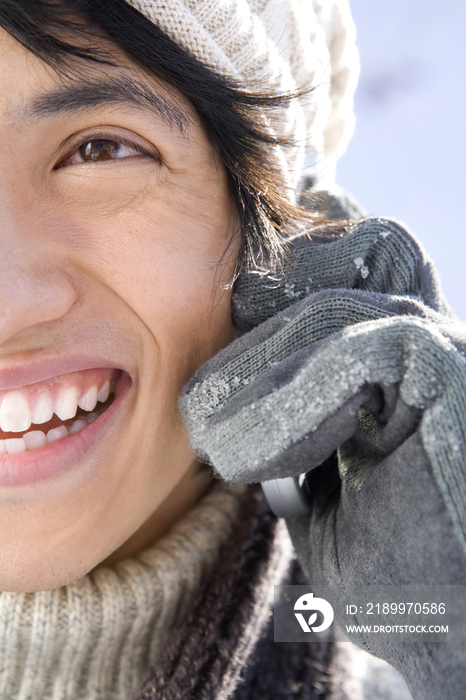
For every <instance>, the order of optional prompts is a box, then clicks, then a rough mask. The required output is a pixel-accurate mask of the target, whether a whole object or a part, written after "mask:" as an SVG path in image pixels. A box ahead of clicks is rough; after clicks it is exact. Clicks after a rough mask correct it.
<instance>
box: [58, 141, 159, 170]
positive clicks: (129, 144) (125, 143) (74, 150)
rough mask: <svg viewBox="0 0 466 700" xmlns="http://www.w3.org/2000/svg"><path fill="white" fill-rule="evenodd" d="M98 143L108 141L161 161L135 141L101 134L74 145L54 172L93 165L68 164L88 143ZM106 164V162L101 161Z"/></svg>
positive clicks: (86, 162) (83, 163) (82, 162)
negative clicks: (73, 166)
mask: <svg viewBox="0 0 466 700" xmlns="http://www.w3.org/2000/svg"><path fill="white" fill-rule="evenodd" d="M96 141H108V142H110V143H116V144H119V145H120V146H126V147H127V148H131V149H133V150H134V151H137V152H138V153H139V154H140V155H142V156H145V157H146V158H152V160H160V159H159V158H158V157H157V156H156V155H155V154H154V153H151V152H150V151H149V150H148V149H145V148H143V147H142V146H140V145H139V144H138V143H135V142H134V141H131V140H130V139H126V138H124V137H122V136H116V135H115V134H108V133H101V134H92V135H91V136H90V137H88V138H86V139H83V140H82V141H80V142H79V143H78V144H76V145H74V146H73V147H72V149H71V151H70V152H69V153H68V154H67V155H66V156H65V157H64V158H62V160H60V162H59V163H57V165H56V166H55V168H54V170H58V169H59V168H64V167H70V166H71V165H93V164H94V163H95V162H97V161H94V163H93V162H92V161H81V163H70V164H69V165H67V162H68V161H69V160H70V158H72V157H73V156H74V155H76V154H77V153H78V151H79V150H80V149H81V148H82V147H83V146H85V145H86V144H88V143H94V142H96ZM127 157H134V156H127ZM124 159H125V158H113V159H109V160H124ZM101 162H105V161H101Z"/></svg>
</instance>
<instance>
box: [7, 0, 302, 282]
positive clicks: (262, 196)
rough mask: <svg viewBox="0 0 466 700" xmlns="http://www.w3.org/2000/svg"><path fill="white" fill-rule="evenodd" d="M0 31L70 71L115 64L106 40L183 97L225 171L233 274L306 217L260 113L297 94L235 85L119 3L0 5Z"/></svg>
mask: <svg viewBox="0 0 466 700" xmlns="http://www.w3.org/2000/svg"><path fill="white" fill-rule="evenodd" d="M0 27H2V28H3V29H4V30H5V31H7V32H8V33H9V34H10V35H11V36H12V37H13V38H14V39H16V40H17V41H18V42H19V43H20V44H22V45H23V46H24V47H25V48H26V49H27V50H28V51H30V52H32V53H33V54H34V55H36V56H37V57H39V58H40V59H42V60H43V61H45V62H46V63H48V64H49V65H51V66H52V67H53V68H55V69H57V70H63V68H65V69H66V70H71V71H73V70H74V69H75V67H76V65H77V62H76V59H80V60H83V61H91V62H95V63H104V64H105V63H107V64H112V65H114V64H115V57H114V56H112V55H111V52H110V51H108V50H107V51H106V50H105V43H104V44H102V38H104V39H109V40H110V42H111V43H112V44H113V45H115V46H117V47H118V48H119V49H120V50H122V51H123V52H124V53H125V54H126V55H127V56H128V57H129V58H130V59H131V60H132V61H133V62H134V63H136V64H138V65H139V66H140V67H141V68H142V69H143V70H144V71H145V72H147V73H148V74H151V75H152V76H155V77H156V78H158V79H162V80H163V81H165V82H167V83H168V84H171V85H173V86H174V87H175V88H177V89H178V90H180V91H181V92H182V93H184V94H185V95H186V96H187V97H188V98H189V99H190V100H191V102H192V104H193V105H194V107H195V109H196V111H197V113H198V115H199V117H200V118H201V120H202V122H203V125H204V128H205V129H206V131H207V133H208V136H209V138H210V140H211V142H212V144H213V146H214V148H215V149H216V150H217V152H218V154H219V156H220V158H221V160H222V161H223V163H224V164H225V166H226V169H227V172H228V177H229V182H230V186H231V190H232V193H233V197H234V200H235V204H236V208H237V211H238V215H239V219H240V224H241V231H240V233H241V237H242V246H241V251H240V254H239V257H238V260H237V267H236V271H237V272H238V271H239V270H240V269H241V268H242V266H243V265H244V264H248V265H250V266H260V267H269V268H270V267H272V268H273V266H274V264H275V262H276V260H277V258H278V254H279V252H280V251H281V249H282V247H283V241H284V233H285V232H286V231H287V230H288V229H289V227H290V225H291V224H292V222H296V221H297V220H299V219H302V218H303V217H304V218H306V213H305V210H304V209H302V208H300V207H299V206H298V205H296V204H294V203H293V202H292V201H291V198H290V197H289V195H287V194H286V192H287V189H286V187H285V186H284V183H283V178H282V177H281V176H280V173H279V172H278V171H277V168H274V167H273V165H272V164H271V160H272V159H271V158H270V148H271V147H272V148H273V147H275V146H277V145H281V146H282V147H284V148H286V147H290V146H291V145H292V144H291V143H289V142H287V141H285V140H284V139H279V138H278V137H276V136H273V135H272V134H271V133H270V131H269V130H267V129H266V127H265V125H264V121H263V114H264V110H265V111H268V112H270V116H271V119H272V120H273V118H274V115H276V114H277V112H276V108H277V107H280V106H283V105H284V104H286V103H287V102H288V101H289V100H292V99H299V98H300V96H301V95H298V94H294V95H286V94H281V95H275V94H270V93H268V92H267V91H266V90H262V91H261V90H258V91H257V92H256V90H254V91H251V90H247V89H245V87H244V86H240V85H239V84H235V83H234V81H233V80H230V79H227V78H226V77H224V76H222V75H220V74H219V73H217V72H216V71H214V70H213V69H212V68H210V67H209V66H206V65H205V64H204V63H202V62H201V61H199V60H198V59H197V58H196V57H194V56H193V55H191V54H190V53H189V52H187V51H186V50H185V49H183V48H182V47H181V46H179V45H178V44H176V43H175V42H174V41H172V40H171V39H170V38H169V37H168V36H167V35H166V34H164V32H162V31H161V30H160V29H159V28H158V27H157V26H156V25H155V24H153V23H152V22H150V21H149V20H148V19H147V18H146V17H144V16H143V15H142V14H141V13H140V12H139V11H138V10H136V9H135V8H134V7H132V6H131V5H129V4H128V3H127V2H125V0H0ZM307 217H308V220H309V218H311V219H312V214H307ZM237 233H238V232H237Z"/></svg>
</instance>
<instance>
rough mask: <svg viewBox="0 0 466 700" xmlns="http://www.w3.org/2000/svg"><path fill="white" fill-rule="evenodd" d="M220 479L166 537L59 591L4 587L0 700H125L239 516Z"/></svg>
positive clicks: (236, 497)
mask: <svg viewBox="0 0 466 700" xmlns="http://www.w3.org/2000/svg"><path fill="white" fill-rule="evenodd" d="M241 493H242V491H241V489H240V490H238V489H236V488H235V489H234V490H233V489H232V488H226V487H224V486H222V485H220V484H218V485H216V486H215V487H214V488H213V489H212V490H211V491H210V492H209V493H208V494H207V495H206V496H204V498H203V499H202V500H201V501H200V503H199V504H198V505H197V506H196V507H195V508H193V509H192V510H191V511H190V512H189V513H188V514H187V515H186V516H185V517H184V518H182V520H180V521H179V522H178V523H177V524H176V525H175V526H174V527H173V528H172V530H171V531H170V533H169V534H168V535H166V536H165V537H164V538H163V539H161V540H159V542H157V544H156V545H155V546H154V547H152V548H150V549H148V550H146V551H144V552H143V553H142V554H140V555H139V556H138V557H137V558H135V559H132V560H127V561H123V562H121V563H119V564H117V565H116V566H115V567H114V569H104V568H102V569H98V570H96V571H94V572H91V573H90V574H89V575H87V576H85V577H84V578H82V579H80V580H79V581H76V582H75V583H72V584H70V585H68V586H64V587H62V588H58V589H54V590H51V591H43V592H38V593H5V592H4V593H0V639H1V640H2V642H1V644H0V698H2V700H6V699H7V698H8V700H9V699H10V698H11V699H12V700H13V698H14V700H110V699H111V700H130V698H131V697H132V696H133V695H134V694H135V692H136V691H137V689H138V687H139V685H140V684H141V681H142V680H143V679H144V676H145V675H146V673H147V672H148V670H149V668H150V667H151V665H153V663H154V661H155V660H156V658H157V655H158V653H159V651H160V650H161V648H162V647H163V645H164V642H165V641H166V639H167V636H168V635H169V633H170V631H171V630H172V629H173V628H174V626H176V624H177V622H178V621H180V620H181V619H182V618H183V615H185V614H186V611H187V610H188V608H189V606H190V603H191V601H192V599H193V597H194V595H195V594H196V592H197V590H198V588H199V586H200V583H201V582H202V580H203V579H204V577H205V575H206V573H207V572H208V571H209V570H210V569H211V568H212V566H213V564H214V563H215V561H216V560H217V557H218V553H219V549H220V547H221V546H222V545H223V544H225V542H226V541H227V540H228V537H229V534H230V533H231V531H232V529H233V527H234V524H235V522H236V520H237V517H238V511H239V506H240V502H241Z"/></svg>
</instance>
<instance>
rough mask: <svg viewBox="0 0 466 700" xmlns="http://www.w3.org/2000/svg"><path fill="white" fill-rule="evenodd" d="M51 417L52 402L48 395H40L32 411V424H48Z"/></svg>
mask: <svg viewBox="0 0 466 700" xmlns="http://www.w3.org/2000/svg"><path fill="white" fill-rule="evenodd" d="M52 416H53V401H52V399H51V398H50V396H49V395H48V394H45V393H43V394H41V395H40V396H39V398H38V399H37V401H36V405H35V406H34V408H33V409H32V422H33V423H35V424H36V425H41V424H42V423H48V421H49V420H50V419H51V417H52Z"/></svg>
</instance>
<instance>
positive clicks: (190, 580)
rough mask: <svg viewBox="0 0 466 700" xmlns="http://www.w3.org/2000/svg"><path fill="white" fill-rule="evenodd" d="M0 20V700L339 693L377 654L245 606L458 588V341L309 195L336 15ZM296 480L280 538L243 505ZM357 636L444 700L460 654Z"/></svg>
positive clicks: (259, 513) (462, 536) (242, 699)
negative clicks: (295, 587)
mask: <svg viewBox="0 0 466 700" xmlns="http://www.w3.org/2000/svg"><path fill="white" fill-rule="evenodd" d="M0 27H1V30H0V75H1V87H0V163H1V167H0V206H1V213H2V218H1V226H0V232H1V233H0V246H1V255H0V297H1V306H0V529H1V532H2V537H1V539H0V591H1V592H0V640H1V641H0V700H3V699H4V700H7V699H10V698H15V700H129V698H132V697H134V698H137V700H151V699H153V700H155V699H156V698H162V697H163V698H173V699H176V700H194V698H203V699H204V700H226V699H227V698H228V699H229V700H259V699H260V698H267V700H278V698H292V697H296V694H297V693H298V694H299V696H300V698H302V700H316V699H317V698H318V697H319V698H322V697H325V698H328V700H331V699H332V698H335V700H336V698H342V697H346V695H345V692H346V690H348V688H349V687H350V686H348V685H347V682H348V681H350V683H352V684H353V686H351V687H353V688H354V683H355V682H357V683H358V684H359V686H360V692H361V694H362V693H363V692H364V690H363V686H364V682H365V681H364V677H363V676H365V677H366V680H367V679H369V680H368V682H369V683H373V682H374V675H379V676H380V673H381V670H380V669H381V668H382V666H381V665H380V664H383V662H377V664H379V665H378V666H377V672H376V673H375V671H374V673H372V671H371V669H372V665H371V663H372V662H371V661H370V657H369V656H368V655H367V654H366V653H365V652H362V651H359V657H355V658H357V659H358V658H359V660H358V661H355V662H354V663H353V662H352V661H351V658H353V657H354V654H357V653H358V652H356V651H353V652H351V653H350V656H349V658H350V661H348V660H347V661H346V662H344V660H343V658H342V657H341V644H340V642H339V641H338V635H337V636H336V637H335V634H334V632H332V631H330V632H329V633H328V635H326V636H325V637H323V638H322V639H321V641H320V642H319V643H318V644H316V645H309V644H307V643H306V642H290V643H288V644H275V643H274V632H273V625H272V621H271V609H272V603H273V587H274V585H275V584H277V585H278V584H283V583H290V584H297V583H300V584H304V583H306V580H309V581H311V582H312V583H317V584H319V583H322V582H325V583H328V582H329V581H330V582H332V583H334V584H335V583H336V585H337V587H338V589H339V590H343V591H344V590H347V589H348V590H350V589H354V590H358V586H363V585H367V584H373V585H377V584H383V585H385V584H387V583H391V584H400V583H402V582H405V583H406V582H408V583H419V581H422V582H424V583H432V584H442V585H443V584H444V585H451V584H454V585H456V586H462V585H464V584H465V583H466V553H465V545H466V521H465V518H464V515H463V514H464V512H465V510H464V493H466V486H465V484H466V474H464V463H465V462H466V458H464V457H465V455H466V448H465V441H464V439H463V437H462V435H463V434H464V433H466V427H465V426H464V425H463V423H462V421H463V415H466V399H465V397H466V388H465V387H466V365H465V362H466V361H465V359H464V354H465V347H466V345H465V343H464V340H463V335H462V333H463V331H462V329H461V328H460V327H459V326H457V325H455V324H456V323H457V322H456V321H455V319H454V318H453V317H452V314H451V312H450V311H449V309H448V306H447V305H446V303H445V302H444V300H443V297H442V295H441V292H440V289H439V287H438V282H437V279H436V276H435V272H434V270H433V268H432V265H431V263H430V262H429V261H428V260H427V258H426V257H425V254H424V252H423V251H422V249H421V248H420V246H419V245H418V244H417V242H416V241H415V240H414V239H413V238H412V237H411V236H410V234H409V233H408V232H407V231H406V230H405V229H404V228H403V227H401V226H400V225H398V224H396V223H394V222H390V221H386V220H381V219H371V218H364V217H363V218H361V217H362V216H363V215H362V213H361V211H360V210H359V208H358V207H357V205H356V204H355V203H354V202H352V200H351V199H349V198H348V197H347V196H343V195H342V194H341V193H340V194H335V192H334V193H332V192H326V191H324V190H323V189H322V187H321V186H319V183H318V180H319V178H320V179H321V180H322V181H325V183H326V184H328V183H329V182H331V179H332V175H333V174H334V167H335V162H336V159H337V157H338V155H339V154H340V153H341V152H342V150H343V149H344V147H345V144H346V142H347V140H348V137H349V135H350V133H351V129H352V125H353V115H352V95H353V91H354V87H355V81H356V76H357V70H358V61H357V54H356V51H355V46H354V27H353V25H352V22H351V18H350V15H349V9H348V5H347V2H346V0H328V2H321V0H315V2H308V0H306V1H304V0H303V2H300V1H298V2H296V1H295V0H269V1H261V2H259V1H256V0H251V1H250V2H244V1H243V0H226V1H224V0H222V1H220V0H219V1H218V2H215V1H214V2H212V1H210V0H205V1H204V0H202V1H200V2H195V3H193V2H179V1H178V0H173V1H170V2H157V0H144V2H139V1H137V0H134V1H131V2H126V1H125V0H98V1H96V0H52V1H49V0H0ZM312 163H313V166H312V167H311V168H310V167H309V166H310V164H312ZM305 166H306V168H305ZM303 169H304V177H303ZM321 184H322V183H321ZM309 233H311V234H312V235H309ZM343 234H344V235H343ZM285 251H286V252H285ZM261 322H264V323H263V324H262V325H260V324H261ZM255 326H259V327H258V328H257V329H255ZM249 331H251V332H249ZM238 336H242V337H238ZM235 338H236V340H235ZM413 378H414V379H413ZM463 404H464V410H463ZM207 465H208V466H207ZM209 467H213V468H214V470H215V473H216V476H217V477H218V476H220V478H221V479H222V480H223V482H224V483H221V481H220V480H218V479H213V478H212V473H213V472H212V469H210V468H209ZM305 473H307V474H306V476H305V478H301V480H300V481H299V483H300V484H301V485H303V484H304V486H303V492H304V491H305V490H306V489H308V491H307V492H306V493H307V498H308V500H309V501H310V504H309V503H308V506H309V507H308V512H307V514H306V515H303V516H302V517H295V516H296V512H294V511H289V512H287V513H285V515H286V516H287V521H286V525H287V527H286V526H285V524H284V523H283V521H277V519H276V518H275V517H274V515H273V514H272V513H271V512H270V508H269V507H268V505H267V502H266V501H265V499H264V497H263V496H262V495H261V492H260V489H258V488H257V487H248V486H245V484H247V483H250V484H254V483H257V482H259V481H264V480H270V479H273V478H282V477H292V478H293V480H294V481H293V483H298V476H299V475H300V474H305ZM235 481H236V482H239V485H236V486H235V485H232V483H230V482H235ZM463 482H464V483H463ZM309 494H310V495H309ZM301 495H302V494H301ZM420 522H421V523H423V525H422V527H419V523H420ZM288 532H289V533H290V535H291V539H290V536H289V534H288ZM291 540H292V541H293V546H294V548H295V549H296V552H297V554H298V557H299V560H300V562H301V565H302V566H303V569H304V570H305V572H306V577H307V579H306V578H305V577H304V574H303V572H302V570H301V568H300V566H299V565H298V564H297V561H296V559H295V555H294V550H293V546H292V544H291ZM351 587H352V588H351ZM373 590H375V589H373ZM337 617H338V616H337ZM340 622H341V620H340ZM355 641H356V642H357V644H358V645H359V646H364V648H366V649H370V650H371V651H372V652H373V653H375V654H377V655H378V656H380V657H381V658H385V659H387V660H388V661H389V662H390V664H392V665H393V666H394V667H395V668H397V669H398V670H399V671H400V672H401V673H402V674H403V675H404V676H405V678H406V680H407V682H408V685H409V688H410V691H411V693H412V696H413V698H415V700H441V698H442V700H443V696H442V694H443V693H444V692H445V687H446V686H445V681H444V678H445V677H448V693H447V694H448V697H449V698H450V700H461V698H462V693H463V688H464V682H465V668H464V663H463V661H464V659H463V658H462V656H461V652H458V651H454V650H453V651H450V650H447V651H446V650H445V649H446V646H445V645H441V644H437V645H436V644H430V645H429V644H427V643H426V644H425V645H416V643H410V644H409V645H407V646H406V647H404V650H402V651H401V652H400V650H399V647H396V645H395V646H393V645H391V644H390V643H384V640H382V641H380V640H379V639H373V638H368V639H360V638H359V637H358V638H357V639H355ZM351 654H353V657H352V656H351ZM347 656H348V655H347ZM345 663H346V667H345ZM351 663H353V666H351ZM355 668H364V669H366V671H365V672H364V673H363V674H360V675H361V677H360V678H358V679H356V678H354V677H353V676H354V673H353V672H354V669H355ZM383 673H384V674H385V675H384V676H382V678H383V681H382V685H383V688H380V691H378V692H380V697H384V695H383V693H385V692H387V693H389V692H391V691H390V687H391V685H392V684H395V685H394V686H393V687H396V688H397V690H396V693H397V698H398V699H399V700H404V699H405V698H409V693H408V690H407V688H406V686H405V685H404V684H403V682H402V680H401V679H400V677H399V676H398V675H397V674H396V673H395V671H393V669H391V668H390V667H389V666H388V665H387V664H385V665H383ZM345 688H346V690H345ZM426 688H427V689H428V690H426ZM348 692H353V691H348ZM393 692H395V691H393ZM361 697H362V695H361ZM388 697H390V695H388V694H387V698H388ZM352 700H353V698H352Z"/></svg>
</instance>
